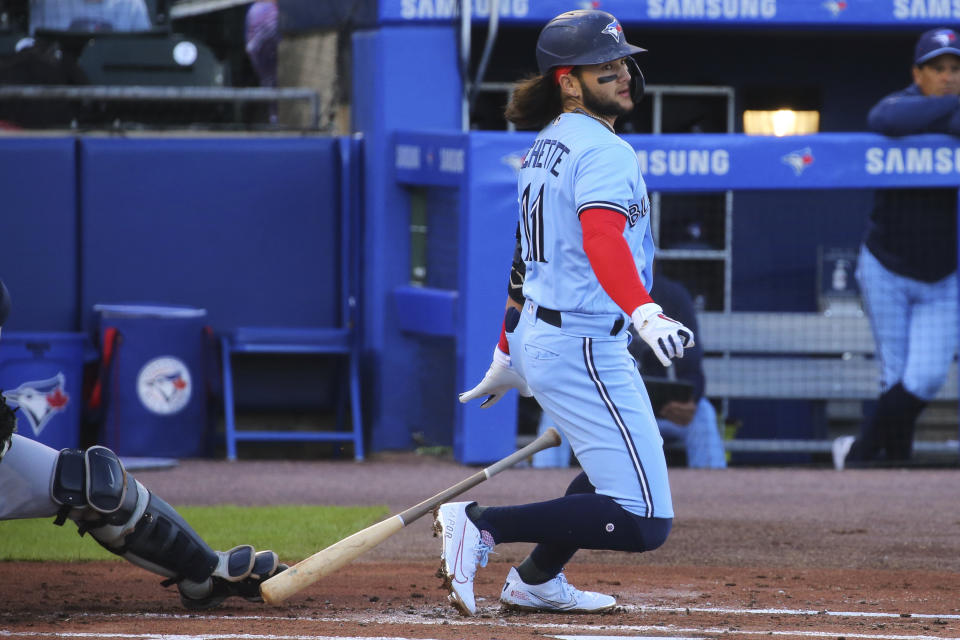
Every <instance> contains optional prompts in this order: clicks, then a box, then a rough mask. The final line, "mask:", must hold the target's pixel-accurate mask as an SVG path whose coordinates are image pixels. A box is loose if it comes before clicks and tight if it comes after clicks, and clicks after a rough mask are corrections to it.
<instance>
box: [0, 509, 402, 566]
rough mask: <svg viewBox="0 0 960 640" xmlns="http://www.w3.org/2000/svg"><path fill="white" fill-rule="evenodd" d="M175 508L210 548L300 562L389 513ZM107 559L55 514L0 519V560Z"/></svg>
mask: <svg viewBox="0 0 960 640" xmlns="http://www.w3.org/2000/svg"><path fill="white" fill-rule="evenodd" d="M177 511H179V512H180V515H182V516H183V517H184V519H186V521H187V522H188V523H190V526H191V527H193V529H194V530H195V531H196V532H197V533H199V534H200V535H201V536H202V537H203V539H204V540H206V541H207V544H209V545H210V546H211V547H213V548H214V549H218V550H221V551H225V550H227V549H230V548H231V547H235V546H236V545H238V544H252V545H253V546H254V547H256V548H257V549H258V550H263V549H273V550H274V551H276V552H277V553H278V554H279V555H280V560H281V561H283V562H286V563H288V564H290V563H294V562H299V561H300V560H302V559H304V558H306V557H307V556H309V555H312V554H314V553H316V552H317V551H319V550H320V549H323V548H325V547H327V546H329V545H331V544H333V543H334V542H336V541H337V540H340V539H342V538H345V537H347V536H348V535H350V534H351V533H354V532H356V531H359V530H360V529H363V528H364V527H367V526H369V525H371V524H373V523H374V522H379V521H380V520H383V519H384V518H386V517H387V516H388V515H389V511H388V509H387V508H386V507H385V506H377V507H323V506H306V505H283V506H277V507H239V506H235V505H222V506H215V507H177ZM111 559H115V560H121V558H119V557H118V556H116V555H113V554H112V553H110V552H109V551H107V550H106V549H104V548H102V547H101V546H100V545H99V544H97V543H96V541H95V540H93V539H92V538H91V537H90V535H89V534H87V535H86V536H84V537H82V538H81V537H80V536H79V535H77V527H76V525H74V524H73V523H72V522H70V521H68V522H66V523H65V524H64V525H63V526H62V527H57V526H54V525H53V518H44V519H39V520H38V519H34V520H8V521H6V522H0V561H4V560H31V561H50V562H83V561H88V560H111Z"/></svg>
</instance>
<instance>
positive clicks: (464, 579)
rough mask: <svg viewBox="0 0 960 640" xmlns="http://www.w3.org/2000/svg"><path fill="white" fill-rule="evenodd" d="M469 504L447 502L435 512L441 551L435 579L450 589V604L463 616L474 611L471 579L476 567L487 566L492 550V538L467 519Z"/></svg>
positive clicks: (475, 605) (474, 603) (434, 524)
mask: <svg viewBox="0 0 960 640" xmlns="http://www.w3.org/2000/svg"><path fill="white" fill-rule="evenodd" d="M471 504H473V503H472V502H448V503H447V504H444V505H440V506H439V507H438V508H437V509H436V510H435V511H434V512H433V515H434V523H433V529H434V532H435V535H438V536H440V537H441V538H442V539H443V548H442V550H441V552H440V570H439V571H438V572H437V576H438V577H440V578H442V579H443V584H444V586H445V587H447V588H448V589H450V595H449V596H447V597H448V599H449V600H450V603H451V604H452V605H453V606H454V607H456V608H457V610H458V611H459V612H460V613H462V614H463V615H465V616H472V615H474V614H475V613H476V612H477V604H476V601H475V599H474V596H473V578H474V576H476V575H477V565H480V566H481V567H485V566H487V557H488V556H489V554H490V551H491V550H492V549H493V538H492V537H490V534H489V533H487V532H486V531H484V532H482V533H481V531H480V530H479V529H477V527H476V525H475V524H473V522H471V521H470V518H468V517H467V512H466V508H467V507H468V506H469V505H471Z"/></svg>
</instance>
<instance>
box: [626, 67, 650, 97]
mask: <svg viewBox="0 0 960 640" xmlns="http://www.w3.org/2000/svg"><path fill="white" fill-rule="evenodd" d="M627 68H628V69H630V97H631V98H633V104H634V105H638V104H640V101H641V100H643V95H644V92H645V91H646V88H647V81H646V79H645V78H644V77H643V72H642V71H640V65H638V64H637V61H636V60H634V59H633V57H631V56H627Z"/></svg>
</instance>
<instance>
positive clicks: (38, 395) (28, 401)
mask: <svg viewBox="0 0 960 640" xmlns="http://www.w3.org/2000/svg"><path fill="white" fill-rule="evenodd" d="M65 382H66V378H65V377H64V375H63V374H62V373H58V374H57V375H55V376H53V377H52V378H47V379H46V380H31V381H30V382H24V383H23V384H21V385H20V386H19V387H17V388H16V389H13V390H10V391H4V392H3V396H4V397H5V398H6V399H7V400H8V401H10V402H12V403H16V404H17V405H18V406H19V407H20V413H21V415H23V416H24V417H25V418H26V419H27V422H29V423H30V427H31V428H32V429H33V435H34V437H37V436H39V435H40V432H41V431H43V429H44V427H46V426H47V424H49V423H50V420H51V419H53V417H54V416H55V415H57V414H58V413H62V412H63V411H64V410H66V408H67V405H68V404H69V403H70V396H69V395H67V392H66V391H64V386H65Z"/></svg>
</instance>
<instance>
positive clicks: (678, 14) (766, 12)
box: [647, 0, 777, 20]
mask: <svg viewBox="0 0 960 640" xmlns="http://www.w3.org/2000/svg"><path fill="white" fill-rule="evenodd" d="M776 15H777V2H776V0H648V2H647V17H648V18H653V19H655V20H663V19H667V20H670V19H680V20H691V19H706V20H718V19H724V20H745V19H750V20H771V19H773V18H775V17H776Z"/></svg>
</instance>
